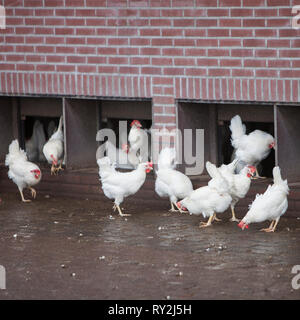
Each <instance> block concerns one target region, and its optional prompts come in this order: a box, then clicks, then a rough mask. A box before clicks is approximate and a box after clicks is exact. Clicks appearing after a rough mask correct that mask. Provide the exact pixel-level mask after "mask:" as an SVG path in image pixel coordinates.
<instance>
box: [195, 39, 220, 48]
mask: <svg viewBox="0 0 300 320" xmlns="http://www.w3.org/2000/svg"><path fill="white" fill-rule="evenodd" d="M196 45H197V47H218V40H217V39H198V40H196Z"/></svg>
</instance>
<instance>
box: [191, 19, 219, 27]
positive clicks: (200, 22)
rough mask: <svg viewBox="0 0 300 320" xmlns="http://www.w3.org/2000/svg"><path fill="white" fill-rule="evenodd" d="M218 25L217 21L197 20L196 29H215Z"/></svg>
mask: <svg viewBox="0 0 300 320" xmlns="http://www.w3.org/2000/svg"><path fill="white" fill-rule="evenodd" d="M217 25H218V21H217V19H197V20H196V27H216V26H217Z"/></svg>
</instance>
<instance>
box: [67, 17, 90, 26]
mask: <svg viewBox="0 0 300 320" xmlns="http://www.w3.org/2000/svg"><path fill="white" fill-rule="evenodd" d="M84 25H85V19H84V18H76V19H75V18H66V26H76V27H77V26H84Z"/></svg>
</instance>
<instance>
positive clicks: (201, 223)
mask: <svg viewBox="0 0 300 320" xmlns="http://www.w3.org/2000/svg"><path fill="white" fill-rule="evenodd" d="M214 216H215V213H214V214H212V215H211V216H210V217H209V219H208V221H207V222H206V223H205V222H200V225H199V228H206V227H209V226H210V225H211V223H212V222H213V221H214Z"/></svg>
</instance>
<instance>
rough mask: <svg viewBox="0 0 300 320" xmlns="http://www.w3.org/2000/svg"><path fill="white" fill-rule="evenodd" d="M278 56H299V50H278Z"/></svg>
mask: <svg viewBox="0 0 300 320" xmlns="http://www.w3.org/2000/svg"><path fill="white" fill-rule="evenodd" d="M279 57H283V58H300V50H298V49H296V50H286V49H283V50H280V51H279Z"/></svg>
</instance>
